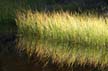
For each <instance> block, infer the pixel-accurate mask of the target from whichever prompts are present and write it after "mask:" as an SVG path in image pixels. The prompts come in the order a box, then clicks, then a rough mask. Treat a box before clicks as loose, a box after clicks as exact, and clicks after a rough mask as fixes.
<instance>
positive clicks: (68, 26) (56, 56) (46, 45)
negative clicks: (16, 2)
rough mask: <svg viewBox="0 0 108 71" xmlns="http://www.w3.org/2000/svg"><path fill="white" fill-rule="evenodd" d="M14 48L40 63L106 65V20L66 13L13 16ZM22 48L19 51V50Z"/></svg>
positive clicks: (107, 57)
mask: <svg viewBox="0 0 108 71" xmlns="http://www.w3.org/2000/svg"><path fill="white" fill-rule="evenodd" d="M16 23H17V26H18V28H19V30H18V32H19V34H20V36H22V37H23V38H22V39H20V43H21V44H20V43H19V44H18V49H20V50H21V51H23V50H24V51H26V53H27V54H28V57H32V56H33V55H34V54H37V56H38V57H39V58H40V61H42V62H45V64H48V63H49V62H52V63H55V64H60V66H64V64H66V65H67V66H68V67H72V66H73V65H74V64H75V63H77V64H80V65H82V66H85V65H86V64H88V65H90V66H94V67H98V68H100V69H104V67H107V66H108V52H107V50H108V45H107V44H108V31H107V30H108V27H107V25H108V19H107V18H106V19H104V18H103V17H96V16H93V15H88V16H87V15H78V14H72V13H68V12H53V13H44V12H42V13H39V12H36V13H32V12H31V11H28V12H27V13H20V12H19V13H17V18H16ZM19 34H18V35H19ZM21 46H22V48H21Z"/></svg>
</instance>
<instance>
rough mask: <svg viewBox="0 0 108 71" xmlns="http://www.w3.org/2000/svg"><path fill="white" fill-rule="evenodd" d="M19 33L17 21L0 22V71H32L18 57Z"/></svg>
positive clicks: (6, 20)
mask: <svg viewBox="0 0 108 71" xmlns="http://www.w3.org/2000/svg"><path fill="white" fill-rule="evenodd" d="M17 32H18V28H17V25H16V22H15V20H12V19H3V20H2V21H0V71H32V70H31V66H30V65H29V64H27V63H25V62H23V61H22V60H21V59H20V57H19V56H18V55H17V49H16V39H17V36H16V34H17ZM22 55H23V54H22Z"/></svg>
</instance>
